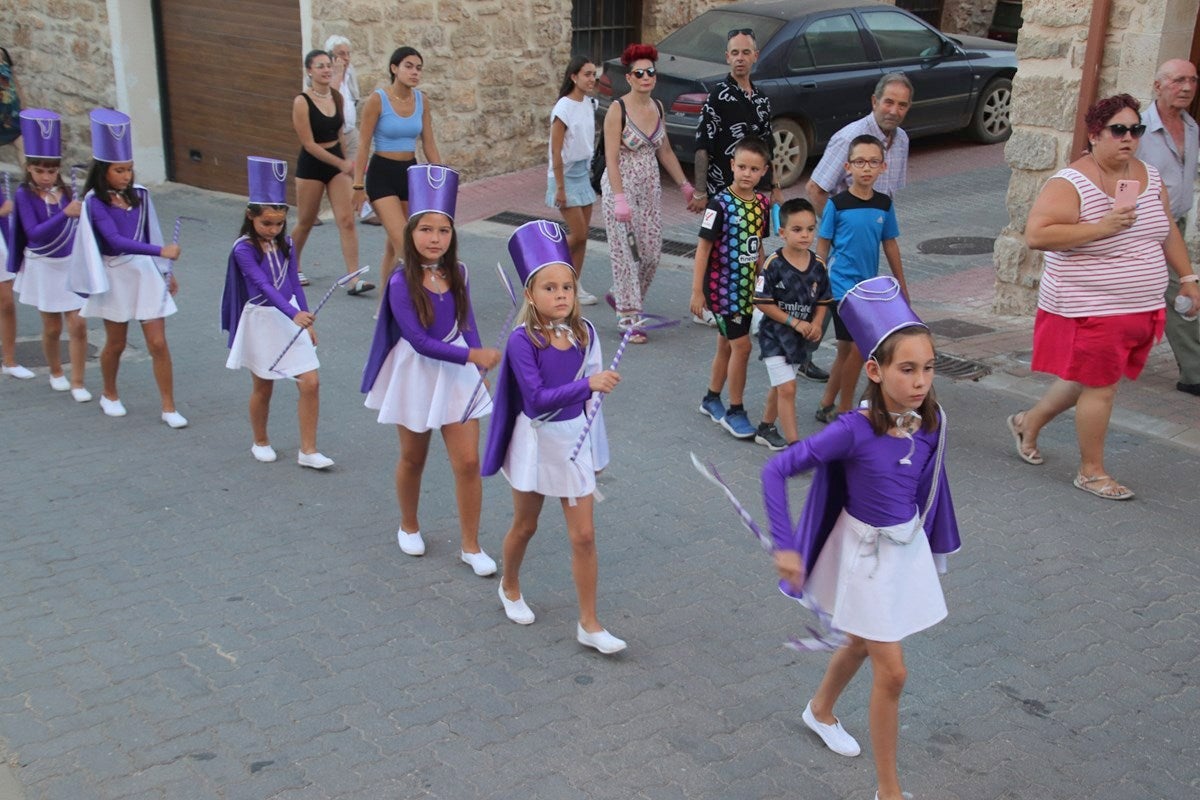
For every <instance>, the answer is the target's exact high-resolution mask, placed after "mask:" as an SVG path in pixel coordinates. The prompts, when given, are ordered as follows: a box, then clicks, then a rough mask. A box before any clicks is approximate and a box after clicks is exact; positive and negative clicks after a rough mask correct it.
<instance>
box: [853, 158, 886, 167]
mask: <svg viewBox="0 0 1200 800" xmlns="http://www.w3.org/2000/svg"><path fill="white" fill-rule="evenodd" d="M850 166H852V167H854V168H855V169H866V168H867V167H870V168H871V169H879V168H880V167H882V166H883V159H880V158H856V159H854V160H853V161H851V162H850Z"/></svg>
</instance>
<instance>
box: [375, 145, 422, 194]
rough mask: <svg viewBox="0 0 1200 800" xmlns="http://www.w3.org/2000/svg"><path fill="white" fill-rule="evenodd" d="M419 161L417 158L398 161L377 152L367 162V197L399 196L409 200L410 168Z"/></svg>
mask: <svg viewBox="0 0 1200 800" xmlns="http://www.w3.org/2000/svg"><path fill="white" fill-rule="evenodd" d="M416 163H417V160H416V159H415V158H409V159H405V160H404V161H397V160H395V159H391V158H384V157H383V156H381V155H378V154H375V155H372V156H371V160H370V161H368V162H367V176H366V177H367V181H366V182H367V199H368V200H371V201H375V200H378V199H379V198H381V197H399V198H400V199H401V200H402V201H403V202H405V203H407V202H408V168H409V167H411V166H413V165H414V164H416Z"/></svg>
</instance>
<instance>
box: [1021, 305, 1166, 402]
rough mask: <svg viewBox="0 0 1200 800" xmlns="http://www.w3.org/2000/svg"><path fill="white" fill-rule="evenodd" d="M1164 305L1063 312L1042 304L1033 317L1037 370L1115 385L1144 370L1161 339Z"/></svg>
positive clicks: (1089, 383) (1078, 380)
mask: <svg viewBox="0 0 1200 800" xmlns="http://www.w3.org/2000/svg"><path fill="white" fill-rule="evenodd" d="M1166 321H1167V317H1166V310H1165V309H1164V308H1160V309H1157V310H1155V311H1138V312H1137V313H1134V314H1115V315H1112V316H1107V317H1061V316H1059V315H1058V314H1051V313H1050V312H1049V311H1043V310H1041V309H1040V308H1039V309H1038V312H1037V317H1036V318H1035V319H1034V322H1033V364H1032V367H1033V370H1034V371H1035V372H1048V373H1050V374H1051V375H1057V376H1058V377H1060V378H1062V379H1063V380H1065V381H1075V382H1076V383H1082V384H1083V385H1084V386H1093V387H1099V386H1111V385H1113V384H1114V383H1117V382H1118V381H1120V380H1121V376H1122V375H1124V376H1125V377H1126V378H1129V379H1130V380H1135V379H1136V378H1137V377H1138V376H1139V375H1141V374H1142V368H1143V367H1145V366H1146V359H1147V358H1148V357H1149V355H1150V348H1152V347H1153V346H1154V344H1155V343H1156V342H1158V341H1161V340H1162V336H1163V328H1164V326H1165V325H1166Z"/></svg>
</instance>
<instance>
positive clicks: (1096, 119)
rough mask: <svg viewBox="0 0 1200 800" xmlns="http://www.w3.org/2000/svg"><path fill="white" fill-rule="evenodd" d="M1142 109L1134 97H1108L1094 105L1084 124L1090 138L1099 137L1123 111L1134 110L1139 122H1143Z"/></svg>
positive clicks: (1125, 95)
mask: <svg viewBox="0 0 1200 800" xmlns="http://www.w3.org/2000/svg"><path fill="white" fill-rule="evenodd" d="M1141 107H1142V104H1141V103H1139V102H1138V101H1137V98H1135V97H1134V96H1133V95H1129V94H1117V95H1113V96H1112V97H1106V98H1104V99H1103V100H1097V101H1096V102H1095V103H1093V104H1092V107H1091V108H1089V109H1088V110H1087V114H1086V115H1085V116H1084V118H1083V124H1084V127H1086V128H1087V132H1088V136H1099V135H1100V131H1102V130H1104V127H1105V126H1106V125H1107V124H1108V121H1109V120H1110V119H1112V118H1113V117H1115V116H1116V115H1117V114H1119V113H1121V110H1122V109H1125V108H1128V109H1132V110H1133V113H1135V114H1137V115H1138V122H1141V121H1142V113H1141Z"/></svg>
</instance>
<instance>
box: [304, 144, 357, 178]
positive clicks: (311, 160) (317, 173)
mask: <svg viewBox="0 0 1200 800" xmlns="http://www.w3.org/2000/svg"><path fill="white" fill-rule="evenodd" d="M325 152H326V153H329V154H330V155H332V156H337V157H338V158H345V157H346V156H345V155H344V154H343V153H342V146H341V144H335V145H334V146H333V147H326V148H325ZM341 172H342V171H341V170H340V169H338V168H337V167H335V166H333V165H332V164H326V163H325V162H324V161H322V160H321V159H319V158H317V157H316V156H314V155H313V154H312V153H310V152H308V151H307V150H301V151H300V155H299V156H297V157H296V177H297V178H303V179H304V180H308V181H320V182H321V183H329V182H330V181H331V180H333V179H334V178H336V177H337V176H338V175H340V174H341Z"/></svg>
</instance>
